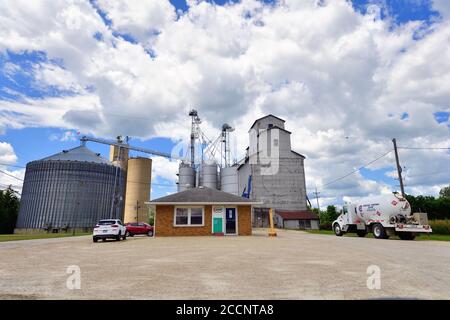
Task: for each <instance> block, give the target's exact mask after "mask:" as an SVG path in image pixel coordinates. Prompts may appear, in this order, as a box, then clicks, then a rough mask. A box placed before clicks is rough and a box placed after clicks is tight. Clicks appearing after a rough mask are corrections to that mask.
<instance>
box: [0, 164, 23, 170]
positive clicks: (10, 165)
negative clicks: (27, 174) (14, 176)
mask: <svg viewBox="0 0 450 320" xmlns="http://www.w3.org/2000/svg"><path fill="white" fill-rule="evenodd" d="M0 166H6V167H12V168H21V169H25V168H26V167H23V166H16V165H12V164H7V163H0Z"/></svg>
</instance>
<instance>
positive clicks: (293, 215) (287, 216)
mask: <svg viewBox="0 0 450 320" xmlns="http://www.w3.org/2000/svg"><path fill="white" fill-rule="evenodd" d="M275 214H278V215H279V216H280V217H281V218H283V220H319V217H318V216H317V215H316V214H315V213H313V212H311V211H309V210H295V211H293V210H275Z"/></svg>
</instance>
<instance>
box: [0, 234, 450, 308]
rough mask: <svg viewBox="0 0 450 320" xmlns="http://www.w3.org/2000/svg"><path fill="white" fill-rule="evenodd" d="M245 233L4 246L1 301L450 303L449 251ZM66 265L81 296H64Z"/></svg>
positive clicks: (429, 245)
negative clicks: (75, 270)
mask: <svg viewBox="0 0 450 320" xmlns="http://www.w3.org/2000/svg"><path fill="white" fill-rule="evenodd" d="M253 233H254V235H253V236H251V237H173V238H147V237H135V238H128V239H127V240H126V241H121V242H114V241H110V242H99V243H92V239H91V237H76V238H59V239H45V240H26V241H14V242H3V243H0V299H29V298H31V299H49V298H51V299H378V298H419V299H450V267H449V266H450V243H449V242H437V241H400V240H376V239H365V238H362V239H360V238H350V237H339V238H338V237H335V236H329V235H317V234H308V233H304V232H301V231H284V230H279V231H278V237H276V238H269V237H267V231H266V230H254V232H253ZM68 266H78V267H79V268H80V272H81V277H80V279H81V289H79V290H76V289H75V290H70V289H68V288H67V286H66V281H67V279H68V277H69V276H70V274H67V273H66V271H67V267H68ZM369 266H375V267H371V268H372V269H370V270H372V271H373V270H377V267H379V270H380V275H381V276H380V281H381V283H380V284H381V289H372V290H370V289H368V287H367V279H368V277H369V276H370V274H368V273H367V268H368V267H369ZM373 268H374V269H373ZM375 276H376V274H375ZM73 283H76V282H70V283H69V284H73ZM370 283H371V284H376V283H377V282H376V281H375V282H372V281H371V282H370Z"/></svg>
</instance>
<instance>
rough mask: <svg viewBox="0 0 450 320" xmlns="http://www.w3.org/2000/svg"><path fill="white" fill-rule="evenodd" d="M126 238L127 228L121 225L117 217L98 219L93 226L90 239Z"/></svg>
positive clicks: (118, 239) (95, 240)
mask: <svg viewBox="0 0 450 320" xmlns="http://www.w3.org/2000/svg"><path fill="white" fill-rule="evenodd" d="M126 238H127V228H126V227H125V226H124V225H123V223H122V221H120V220H118V219H107V220H100V221H99V222H98V223H97V225H96V226H95V228H94V233H93V235H92V240H93V241H94V242H97V241H98V239H102V240H103V241H105V240H106V239H115V240H117V241H120V239H123V240H125V239H126Z"/></svg>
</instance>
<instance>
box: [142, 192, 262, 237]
mask: <svg viewBox="0 0 450 320" xmlns="http://www.w3.org/2000/svg"><path fill="white" fill-rule="evenodd" d="M148 204H149V205H154V206H155V207H156V214H155V236H157V237H158V236H208V235H240V236H249V235H251V234H252V217H251V215H252V206H253V205H258V204H260V203H259V202H255V201H251V200H249V199H246V198H242V197H238V196H235V195H232V194H230V193H227V192H223V191H219V190H214V189H210V188H206V187H199V188H192V189H188V190H185V191H181V192H178V193H175V194H172V195H169V196H165V197H162V198H158V199H155V200H152V201H150V202H148Z"/></svg>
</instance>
